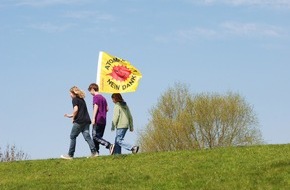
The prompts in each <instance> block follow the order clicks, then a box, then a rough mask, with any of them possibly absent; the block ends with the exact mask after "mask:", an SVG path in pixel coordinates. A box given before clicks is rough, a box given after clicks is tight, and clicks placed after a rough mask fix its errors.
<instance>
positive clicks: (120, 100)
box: [112, 93, 124, 102]
mask: <svg viewBox="0 0 290 190" xmlns="http://www.w3.org/2000/svg"><path fill="white" fill-rule="evenodd" d="M112 98H113V99H114V100H115V101H116V102H124V99H123V98H122V95H121V94H120V93H114V94H112Z"/></svg>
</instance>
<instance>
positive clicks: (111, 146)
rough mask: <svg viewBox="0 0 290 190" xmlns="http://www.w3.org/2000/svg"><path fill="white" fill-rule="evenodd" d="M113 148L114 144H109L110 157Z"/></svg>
mask: <svg viewBox="0 0 290 190" xmlns="http://www.w3.org/2000/svg"><path fill="white" fill-rule="evenodd" d="M114 148H115V144H111V145H110V147H109V150H110V155H113V154H114Z"/></svg>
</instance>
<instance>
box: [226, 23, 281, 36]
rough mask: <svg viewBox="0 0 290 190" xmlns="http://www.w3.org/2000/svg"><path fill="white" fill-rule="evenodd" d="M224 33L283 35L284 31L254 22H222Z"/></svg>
mask: <svg viewBox="0 0 290 190" xmlns="http://www.w3.org/2000/svg"><path fill="white" fill-rule="evenodd" d="M221 28H222V31H223V33H224V34H231V35H234V36H244V37H273V38H275V37H284V36H286V32H284V31H283V29H282V28H279V27H277V26H273V25H263V24H256V23H240V22H224V23H222V24H221Z"/></svg>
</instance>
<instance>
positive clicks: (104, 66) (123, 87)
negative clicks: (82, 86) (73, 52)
mask: <svg viewBox="0 0 290 190" xmlns="http://www.w3.org/2000/svg"><path fill="white" fill-rule="evenodd" d="M141 78H142V74H141V73H140V71H139V70H138V69H137V68H135V67H134V66H132V65H131V64H130V62H128V61H126V60H124V59H121V58H118V57H115V56H112V55H110V54H108V53H105V52H102V51H101V52H100V53H99V61H98V71H97V84H98V85H99V92H105V93H124V92H134V91H135V90H136V89H137V87H138V84H139V80H140V79H141Z"/></svg>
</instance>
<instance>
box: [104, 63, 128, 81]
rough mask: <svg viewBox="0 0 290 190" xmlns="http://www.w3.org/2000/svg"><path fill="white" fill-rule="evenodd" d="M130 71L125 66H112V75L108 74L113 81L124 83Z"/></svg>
mask: <svg viewBox="0 0 290 190" xmlns="http://www.w3.org/2000/svg"><path fill="white" fill-rule="evenodd" d="M131 73H132V72H131V70H130V69H128V68H127V67H125V66H122V65H120V66H114V67H113V70H112V73H110V74H109V75H110V76H112V77H113V79H115V80H117V81H121V82H122V81H126V80H127V79H128V78H129V76H130V75H131Z"/></svg>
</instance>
